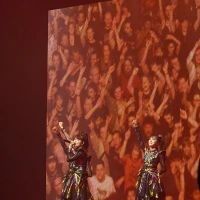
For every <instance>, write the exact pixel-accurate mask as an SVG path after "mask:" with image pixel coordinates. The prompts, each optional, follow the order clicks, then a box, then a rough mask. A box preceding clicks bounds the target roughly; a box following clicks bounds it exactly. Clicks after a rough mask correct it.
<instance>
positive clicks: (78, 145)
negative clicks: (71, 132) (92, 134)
mask: <svg viewBox="0 0 200 200" xmlns="http://www.w3.org/2000/svg"><path fill="white" fill-rule="evenodd" d="M82 144H83V142H82V141H81V140H79V139H77V138H75V139H74V145H75V147H80V146H81V145H82Z"/></svg>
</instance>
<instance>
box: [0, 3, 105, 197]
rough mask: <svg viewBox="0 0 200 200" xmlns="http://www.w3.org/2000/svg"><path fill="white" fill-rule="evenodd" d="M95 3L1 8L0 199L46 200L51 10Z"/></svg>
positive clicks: (13, 5)
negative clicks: (49, 11) (47, 97)
mask: <svg viewBox="0 0 200 200" xmlns="http://www.w3.org/2000/svg"><path fill="white" fill-rule="evenodd" d="M102 1H103V0H102ZM104 1H105V0H104ZM96 2H98V0H84V1H83V0H82V1H81V0H48V1H47V0H41V1H39V0H26V1H25V0H24V1H22V0H3V1H1V3H0V4H1V5H0V9H1V11H0V15H1V16H0V34H1V35H0V38H1V44H0V49H1V52H0V58H1V63H0V86H1V93H0V99H1V104H0V113H1V118H0V119H1V121H0V125H1V132H0V133H1V136H0V137H1V140H0V152H1V158H0V165H1V172H0V184H1V186H0V188H1V191H2V192H1V193H0V199H5V200H7V199H9V200H11V199H19V200H22V199H26V200H45V197H46V196H45V190H46V183H45V180H46V179H45V168H46V165H45V159H46V155H45V154H46V129H45V124H46V90H47V88H46V82H47V77H46V76H47V73H46V72H47V71H46V70H47V27H48V10H51V9H56V8H63V7H69V6H76V5H80V4H88V3H96Z"/></svg>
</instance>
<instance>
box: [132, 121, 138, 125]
mask: <svg viewBox="0 0 200 200" xmlns="http://www.w3.org/2000/svg"><path fill="white" fill-rule="evenodd" d="M132 123H133V126H134V127H137V126H138V123H137V121H136V120H135V119H134V120H133V122H132Z"/></svg>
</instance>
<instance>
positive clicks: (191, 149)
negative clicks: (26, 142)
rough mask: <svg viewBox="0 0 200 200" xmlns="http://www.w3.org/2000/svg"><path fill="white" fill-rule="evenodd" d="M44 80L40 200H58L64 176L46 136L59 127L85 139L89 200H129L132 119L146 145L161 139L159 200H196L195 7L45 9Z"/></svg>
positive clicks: (51, 138)
mask: <svg viewBox="0 0 200 200" xmlns="http://www.w3.org/2000/svg"><path fill="white" fill-rule="evenodd" d="M47 73H48V75H47V79H48V80H47V81H48V82H47V84H48V85H47V137H46V149H47V153H46V200H57V199H59V198H60V195H61V192H62V179H63V176H64V175H65V174H67V172H68V168H69V166H68V163H67V161H66V155H65V153H64V151H63V149H62V146H61V144H60V143H59V140H58V138H57V135H56V133H55V131H54V130H53V127H55V126H58V122H60V121H62V122H63V123H64V128H65V129H66V131H67V132H68V133H69V134H70V136H71V138H74V137H75V135H76V134H78V133H80V132H83V131H84V132H87V133H88V135H89V142H90V146H89V149H88V153H89V154H90V155H92V160H91V166H92V169H93V176H92V177H91V178H88V183H89V188H90V191H91V193H92V195H93V197H94V199H95V200H105V199H106V200H107V199H113V200H132V199H135V195H136V183H137V179H138V172H139V169H140V168H141V166H142V164H143V156H144V155H143V152H142V151H141V149H140V147H139V143H138V140H137V138H136V134H135V131H134V129H133V127H132V121H133V120H134V119H137V121H138V123H139V125H140V130H141V133H142V138H143V141H144V142H145V143H146V144H147V142H148V138H149V137H150V136H151V135H152V134H155V135H158V134H161V135H162V136H163V137H162V138H163V141H164V146H163V147H164V148H165V149H166V161H165V162H166V168H167V171H166V172H165V173H164V174H163V175H162V176H161V179H162V182H163V185H164V188H165V193H166V199H167V200H177V199H179V200H189V199H191V200H197V199H200V197H199V190H198V184H197V174H198V164H199V155H200V1H199V0H196V1H193V0H184V1H179V0H142V1H140V0H113V1H107V2H99V3H95V4H90V5H80V6H76V7H69V8H61V9H56V10H50V11H49V12H48V66H47ZM63 137H64V135H63ZM163 147H162V148H163ZM158 167H160V166H158Z"/></svg>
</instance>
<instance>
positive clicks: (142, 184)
mask: <svg viewBox="0 0 200 200" xmlns="http://www.w3.org/2000/svg"><path fill="white" fill-rule="evenodd" d="M133 126H134V127H135V132H136V135H137V138H138V140H139V144H140V147H141V148H142V150H143V152H144V165H143V167H142V169H140V171H139V174H138V176H139V179H138V182H137V194H136V200H164V199H165V195H164V187H163V184H162V182H161V180H160V175H161V174H163V173H164V172H165V171H166V167H165V150H158V146H159V145H160V143H161V138H162V137H161V136H156V135H152V136H150V138H149V140H148V145H147V146H148V147H145V145H144V142H143V140H142V138H141V134H140V131H139V127H138V124H137V121H136V120H134V121H133ZM159 163H160V165H161V170H158V169H157V165H158V164H159Z"/></svg>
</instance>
